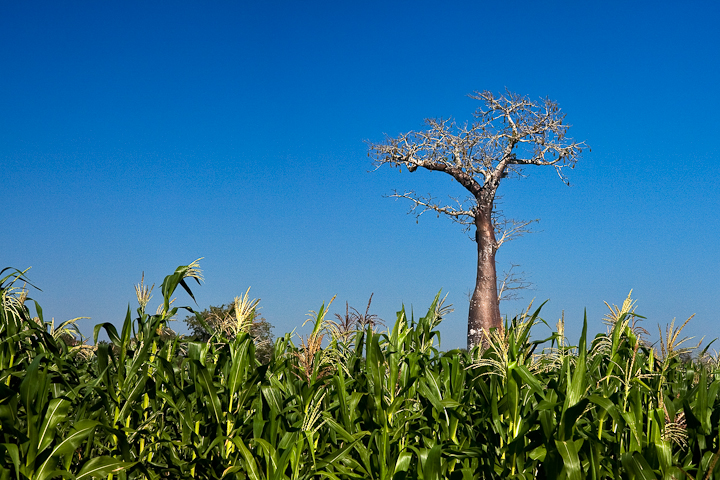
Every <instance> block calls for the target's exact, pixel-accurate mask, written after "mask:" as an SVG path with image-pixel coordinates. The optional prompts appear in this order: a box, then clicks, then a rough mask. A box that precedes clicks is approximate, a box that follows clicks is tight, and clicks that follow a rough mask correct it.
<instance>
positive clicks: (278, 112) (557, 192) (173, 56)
mask: <svg viewBox="0 0 720 480" xmlns="http://www.w3.org/2000/svg"><path fill="white" fill-rule="evenodd" d="M718 24H720V10H719V7H718V6H717V4H716V3H715V2H710V1H707V2H686V3H684V4H683V5H681V4H680V3H674V2H672V3H671V2H662V1H661V2H657V1H655V2H558V1H550V2H529V1H528V2H510V3H508V2H422V1H412V2H252V4H251V2H132V1H122V2H110V1H108V2H4V3H3V5H2V6H1V7H0V112H2V114H1V115H0V162H1V165H2V178H1V180H0V185H1V190H0V191H1V192H2V209H1V210H0V219H1V221H2V228H1V229H0V267H3V266H12V267H17V268H20V269H24V268H27V267H30V266H31V267H32V269H31V270H30V272H29V273H28V276H29V277H30V279H31V280H32V281H33V282H34V283H35V284H36V285H37V286H39V287H40V288H41V289H42V292H34V293H33V294H32V296H33V297H34V298H36V299H37V300H38V301H39V302H40V304H41V305H42V306H43V309H44V312H45V315H46V317H47V318H48V319H50V318H51V317H54V318H55V319H56V320H57V321H62V320H66V319H69V318H73V317H78V316H87V317H91V320H89V321H83V322H81V324H80V325H81V327H82V329H83V331H84V332H86V333H89V332H90V331H91V326H92V325H94V324H96V323H99V322H106V321H110V322H116V323H119V322H120V321H121V320H122V319H123V318H124V314H125V311H126V309H127V305H128V303H130V304H131V305H132V308H133V310H134V309H135V308H136V302H135V295H134V290H133V285H134V284H136V283H138V282H139V280H140V275H141V273H142V272H143V271H144V272H145V278H146V280H148V281H149V282H150V283H153V282H154V283H156V292H155V297H154V299H153V301H152V302H151V307H152V308H153V309H154V307H155V305H156V304H157V302H158V301H159V299H160V292H159V291H158V290H159V285H160V283H161V282H162V279H163V278H164V276H165V275H167V274H169V273H171V272H172V271H173V270H174V268H175V267H176V266H177V265H181V264H187V263H189V262H191V261H192V260H195V259H196V258H198V257H205V258H204V260H203V261H202V262H201V265H202V267H203V270H204V274H205V277H206V282H205V283H204V284H203V285H202V286H200V287H196V288H195V292H196V298H197V300H198V304H199V306H200V307H201V308H204V307H207V306H208V305H217V304H222V303H228V302H230V301H231V300H232V298H233V297H234V296H236V295H240V294H242V293H243V292H245V290H246V289H247V287H248V286H252V289H251V291H250V293H251V296H253V297H259V298H261V305H262V307H263V309H262V313H263V315H264V316H265V317H266V318H267V319H268V320H269V321H270V322H271V323H273V324H274V325H275V327H276V328H275V334H282V333H283V332H285V331H290V330H292V329H293V328H295V327H298V326H299V325H300V324H301V323H302V322H303V320H304V318H305V314H306V313H307V312H308V310H317V309H318V307H319V306H320V305H321V303H322V302H323V301H328V300H329V299H330V298H331V297H332V296H333V295H337V300H336V301H335V303H334V305H333V307H334V308H333V312H339V311H344V304H345V301H346V300H347V301H349V302H350V304H351V305H353V306H356V307H357V308H358V309H364V307H365V304H366V302H367V298H368V297H369V295H370V294H371V293H372V292H374V293H375V297H374V303H373V305H374V307H373V309H372V311H373V312H375V313H376V314H378V315H379V316H380V317H382V318H383V319H385V320H386V321H389V322H392V321H393V320H394V315H395V311H396V310H397V309H398V308H399V307H400V305H401V304H402V303H404V304H405V305H406V306H407V307H410V306H412V307H414V308H415V311H416V312H424V310H425V308H426V307H427V306H428V304H429V302H430V301H431V300H432V298H433V296H434V294H435V293H436V292H437V291H438V290H440V289H441V288H442V289H443V291H444V292H448V293H449V297H448V300H449V301H450V302H451V303H453V304H454V305H455V308H456V311H455V313H453V314H452V315H451V316H450V317H449V318H448V319H447V320H446V322H445V324H444V325H443V327H442V330H441V331H442V335H443V347H444V348H451V347H455V346H463V345H464V344H465V334H466V328H467V308H468V300H467V292H468V291H469V290H471V289H472V287H473V284H474V272H475V261H476V256H475V244H474V243H472V242H471V241H470V240H469V239H468V238H467V236H466V235H465V234H463V233H462V231H461V230H460V229H459V228H458V227H457V226H455V225H452V224H451V223H450V222H449V221H447V220H445V219H436V218H435V217H434V216H432V215H427V216H423V217H422V218H421V219H420V221H419V223H417V224H416V222H415V218H414V217H412V216H408V215H406V211H407V209H408V207H409V205H408V204H406V203H403V202H401V201H393V200H390V199H387V198H383V195H384V194H388V193H390V192H391V191H392V189H394V188H397V189H399V190H407V189H415V190H417V191H418V193H430V192H432V193H434V194H436V195H439V196H442V195H446V194H454V193H459V192H458V191H457V190H456V189H457V188H459V187H458V186H457V184H453V183H452V182H450V181H449V179H448V178H444V176H443V175H442V174H439V173H436V174H434V175H433V174H429V173H426V174H423V173H422V172H416V173H414V174H408V173H407V172H403V173H400V172H398V171H396V170H391V169H380V170H378V171H372V165H371V163H370V160H369V159H368V157H367V147H366V145H365V144H364V140H370V141H381V140H382V139H383V134H384V133H387V134H389V135H397V134H398V133H400V132H405V131H408V130H412V129H418V128H421V127H422V120H423V119H424V118H426V117H454V118H456V119H458V120H460V121H463V120H465V119H469V118H470V115H471V113H472V111H473V110H474V109H475V108H476V107H477V103H476V101H475V100H472V99H469V98H468V97H467V96H466V95H467V94H469V93H472V92H473V91H474V90H486V89H487V90H493V91H496V92H502V91H504V89H505V88H506V87H507V88H508V89H510V90H511V91H514V92H517V93H520V94H526V95H529V96H531V97H533V98H539V97H545V96H547V97H550V98H552V99H554V100H556V101H557V102H558V103H559V104H560V106H561V108H562V109H563V111H564V112H565V113H566V114H567V121H568V122H569V123H570V124H572V125H573V127H572V128H571V130H570V132H571V135H572V136H573V137H574V138H575V139H577V140H585V141H586V142H587V143H588V144H589V145H590V146H591V147H592V152H588V153H586V154H584V155H583V158H582V159H581V161H580V162H579V164H578V166H577V167H576V168H575V170H573V171H569V174H570V180H571V182H572V187H570V188H568V187H566V186H564V185H563V184H562V183H561V182H560V181H559V180H558V178H557V176H556V175H555V174H554V172H553V171H551V170H547V169H543V168H541V167H537V168H534V169H531V168H528V169H527V170H526V173H528V174H529V177H528V178H525V179H521V180H512V179H511V180H510V181H507V182H506V183H505V184H503V185H502V186H501V188H500V194H501V195H503V196H504V198H503V204H502V208H503V210H504V211H505V213H506V214H507V215H508V216H510V217H516V218H520V219H533V218H539V219H540V220H541V222H540V223H539V224H538V225H537V227H536V230H538V233H536V234H533V235H530V236H526V237H524V238H522V239H519V240H516V241H515V242H512V243H510V244H508V245H506V246H504V247H503V248H502V249H501V250H500V251H499V253H498V268H499V270H503V269H506V268H508V266H509V265H510V264H511V263H515V264H520V265H521V267H520V268H521V269H522V270H524V271H525V272H527V273H528V274H529V279H530V280H531V281H532V282H534V283H535V289H534V290H532V291H527V292H525V294H524V297H525V298H524V299H523V300H521V301H518V302H508V303H504V304H503V305H502V306H501V310H502V311H503V313H504V314H508V315H513V314H514V313H517V311H519V310H520V309H521V308H522V307H523V306H524V305H526V304H527V302H529V301H530V300H531V299H532V298H536V302H537V303H539V302H542V301H544V300H549V302H548V304H547V305H546V308H545V309H544V314H543V316H544V317H545V318H546V319H547V320H548V321H549V322H550V323H551V324H554V323H555V322H556V321H557V319H558V317H559V316H560V313H561V311H563V310H564V311H565V313H566V318H567V322H568V334H569V337H570V339H571V340H573V341H576V340H577V338H578V336H579V332H580V326H581V323H582V317H583V310H584V309H585V308H587V312H588V318H589V322H590V327H591V330H593V331H600V330H602V329H603V328H604V327H603V326H602V323H601V321H600V318H601V317H602V316H603V315H604V313H605V311H606V308H605V306H604V304H603V301H608V302H610V303H617V304H620V303H621V302H622V301H623V299H624V298H625V296H626V295H627V293H628V292H629V290H630V289H634V290H633V296H634V297H635V298H637V299H638V310H637V311H638V312H639V313H641V314H644V315H645V316H647V317H648V320H647V321H646V322H645V328H647V329H648V330H650V332H651V333H652V334H653V337H654V338H656V337H657V324H658V323H660V324H662V325H664V324H665V323H667V322H669V321H670V320H672V319H673V318H674V317H677V318H678V320H679V321H683V320H685V319H686V318H687V317H688V316H690V315H691V314H693V313H696V314H697V316H696V318H695V319H694V320H693V321H692V322H691V323H690V325H689V327H688V328H687V333H689V334H691V335H698V336H701V335H707V336H708V337H709V338H714V337H720V313H718V308H717V305H718V300H719V299H720V281H719V279H718V271H720V247H719V243H720V242H718V231H720V220H719V218H720V213H719V210H720V171H719V170H720V166H719V165H720V147H718V131H720V120H719V118H720V117H719V116H718V113H717V112H718V109H719V108H720V89H719V88H718V87H719V86H720V54H718V50H719V48H720V28H718ZM178 297H179V298H178V301H177V303H179V304H181V305H182V304H190V303H191V300H190V299H189V298H187V296H185V295H184V294H179V295H178ZM174 326H175V327H176V329H177V330H180V331H183V328H182V325H178V324H175V325H174ZM543 333H545V332H544V331H543V330H542V329H538V330H537V335H538V336H539V335H542V334H543Z"/></svg>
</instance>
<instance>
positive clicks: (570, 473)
mask: <svg viewBox="0 0 720 480" xmlns="http://www.w3.org/2000/svg"><path fill="white" fill-rule="evenodd" d="M555 446H556V447H557V449H558V452H559V453H560V456H561V457H562V459H563V471H564V472H565V474H566V475H567V478H568V479H570V480H583V478H584V477H583V474H582V469H581V467H580V457H578V451H577V448H576V446H575V442H572V441H560V440H555Z"/></svg>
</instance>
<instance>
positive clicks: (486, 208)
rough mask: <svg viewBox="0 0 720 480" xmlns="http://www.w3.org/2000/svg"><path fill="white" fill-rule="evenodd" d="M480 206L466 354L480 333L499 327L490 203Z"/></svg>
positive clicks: (477, 220)
mask: <svg viewBox="0 0 720 480" xmlns="http://www.w3.org/2000/svg"><path fill="white" fill-rule="evenodd" d="M488 203H489V205H488V204H484V205H483V204H480V202H478V206H477V210H476V212H475V228H476V229H477V232H476V234H475V238H476V240H477V249H478V263H477V280H476V281H475V291H474V292H473V295H472V298H471V299H470V313H469V315H468V335H467V348H468V351H469V350H472V349H473V348H474V347H476V346H478V345H481V344H482V342H483V334H482V330H483V329H484V330H487V331H490V329H491V328H493V327H497V328H502V319H501V317H500V305H499V303H498V295H497V272H496V270H495V252H496V251H497V242H496V239H495V229H494V228H493V224H492V208H493V202H492V201H490V202H488Z"/></svg>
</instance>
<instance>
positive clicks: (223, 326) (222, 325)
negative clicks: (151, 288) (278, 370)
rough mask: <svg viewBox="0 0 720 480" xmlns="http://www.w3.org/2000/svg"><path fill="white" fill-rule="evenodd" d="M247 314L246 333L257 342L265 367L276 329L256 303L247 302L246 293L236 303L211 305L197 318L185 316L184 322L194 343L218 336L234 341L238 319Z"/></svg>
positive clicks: (257, 354)
mask: <svg viewBox="0 0 720 480" xmlns="http://www.w3.org/2000/svg"><path fill="white" fill-rule="evenodd" d="M248 290H249V289H248ZM245 311H246V312H247V313H246V316H247V319H246V321H247V323H248V325H249V327H248V329H247V333H249V334H250V336H251V337H252V339H253V342H254V343H255V358H256V359H257V360H259V361H260V362H261V363H263V364H265V363H268V362H269V361H270V358H271V357H272V353H273V335H272V329H273V328H274V327H273V326H272V324H271V323H270V322H268V321H267V320H265V318H263V317H261V316H260V315H259V312H258V311H257V301H253V302H251V303H248V302H247V292H246V293H245V297H244V298H243V297H237V298H236V299H235V300H234V301H233V302H231V303H229V304H223V305H220V306H215V305H211V306H210V307H209V308H206V309H205V310H203V311H201V312H195V315H188V316H186V317H185V319H184V320H183V321H184V322H185V324H186V325H187V326H188V328H189V329H190V332H191V333H192V339H193V340H197V341H199V342H208V341H211V340H212V338H213V336H215V335H223V336H225V337H226V338H228V339H230V340H233V339H234V338H235V336H236V335H235V331H236V329H237V319H238V316H242V312H245Z"/></svg>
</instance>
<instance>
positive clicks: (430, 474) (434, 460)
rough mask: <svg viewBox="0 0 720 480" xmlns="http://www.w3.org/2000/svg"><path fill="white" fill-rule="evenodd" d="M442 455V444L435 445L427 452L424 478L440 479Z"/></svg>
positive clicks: (428, 479) (429, 479)
mask: <svg viewBox="0 0 720 480" xmlns="http://www.w3.org/2000/svg"><path fill="white" fill-rule="evenodd" d="M441 455H442V448H440V445H435V446H434V447H432V448H431V449H430V451H429V452H428V453H427V458H426V459H425V464H424V465H423V479H424V480H440V474H441V472H440V457H441Z"/></svg>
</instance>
